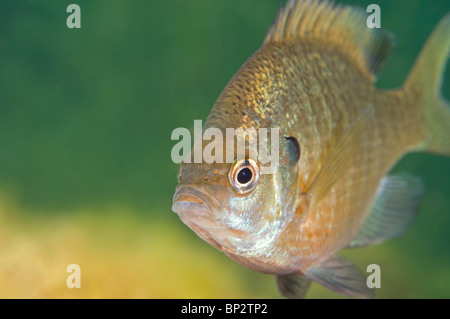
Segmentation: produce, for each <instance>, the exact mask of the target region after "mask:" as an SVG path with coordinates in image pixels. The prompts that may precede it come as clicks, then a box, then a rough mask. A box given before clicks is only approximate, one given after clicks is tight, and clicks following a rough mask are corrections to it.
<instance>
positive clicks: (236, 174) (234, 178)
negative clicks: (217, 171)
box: [229, 159, 259, 194]
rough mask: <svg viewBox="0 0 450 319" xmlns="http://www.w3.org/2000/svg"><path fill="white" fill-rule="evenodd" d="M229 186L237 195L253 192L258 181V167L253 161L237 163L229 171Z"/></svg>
mask: <svg viewBox="0 0 450 319" xmlns="http://www.w3.org/2000/svg"><path fill="white" fill-rule="evenodd" d="M229 180H230V184H231V185H232V186H233V187H234V189H235V190H236V192H238V193H239V194H245V193H248V192H250V191H251V190H253V189H254V188H255V186H256V184H257V183H258V180H259V167H258V164H256V162H255V161H254V160H251V159H248V160H241V161H237V162H236V163H235V164H234V165H233V166H232V167H231V170H230V174H229Z"/></svg>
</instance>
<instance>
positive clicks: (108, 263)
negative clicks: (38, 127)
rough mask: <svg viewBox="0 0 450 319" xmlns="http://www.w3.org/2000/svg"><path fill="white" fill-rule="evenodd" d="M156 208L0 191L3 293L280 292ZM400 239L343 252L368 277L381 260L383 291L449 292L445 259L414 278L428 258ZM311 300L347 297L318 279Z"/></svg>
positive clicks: (412, 294) (270, 280) (396, 294)
mask: <svg viewBox="0 0 450 319" xmlns="http://www.w3.org/2000/svg"><path fill="white" fill-rule="evenodd" d="M158 213H159V214H169V215H159V216H171V215H170V214H173V213H172V212H170V211H166V212H158ZM154 216H158V214H153V218H143V217H142V214H137V213H136V212H131V211H130V210H129V209H127V208H118V207H115V208H105V209H102V210H98V209H95V210H93V209H85V210H79V211H75V212H74V211H70V212H61V213H58V214H54V215H45V214H38V213H35V212H34V213H33V212H29V211H26V210H23V209H21V208H20V205H17V204H15V203H14V202H13V201H10V200H8V199H6V198H5V197H2V196H0V298H280V295H279V293H278V291H277V288H276V285H275V279H274V277H273V276H271V275H265V274H260V273H257V272H254V271H252V270H249V269H246V268H245V267H243V266H241V265H238V264H236V263H235V262H233V261H232V260H230V259H229V258H228V257H226V256H225V255H223V254H222V253H220V252H219V251H217V250H216V249H214V248H213V247H211V246H209V245H208V244H207V243H205V242H204V241H202V240H201V239H200V238H198V237H197V236H196V235H195V234H194V233H193V232H192V231H191V230H190V229H188V228H187V227H186V226H185V225H184V224H182V222H181V221H180V220H179V219H178V217H177V216H176V215H175V214H173V219H171V218H170V217H169V218H160V219H159V220H158V221H155V217H154ZM168 220H170V221H169V222H168ZM399 240H400V239H398V240H397V241H399ZM393 242H394V244H393V245H392V243H391V244H383V245H378V246H373V247H366V248H362V249H354V250H353V249H352V250H345V251H344V252H343V254H344V255H345V256H347V257H349V258H350V259H351V260H353V261H354V262H355V263H356V264H357V266H358V267H359V268H360V269H361V271H362V272H363V273H365V274H366V276H368V275H369V273H367V272H366V268H367V266H368V265H369V264H372V263H375V264H378V265H380V267H381V274H382V277H381V282H382V287H381V289H377V291H376V295H377V297H378V298H417V297H422V296H423V295H425V294H436V295H437V296H441V295H446V291H448V283H449V282H448V278H450V276H449V269H448V268H447V267H445V264H444V265H443V264H440V263H435V262H433V261H432V260H430V261H428V262H426V264H425V265H426V267H427V272H426V276H424V275H422V276H420V277H417V269H419V268H421V267H422V265H416V262H414V264H412V263H411V262H410V261H409V260H408V259H406V258H405V256H404V255H403V254H402V253H401V251H399V250H398V249H397V248H396V247H395V241H393ZM70 264H77V265H79V266H80V269H81V288H68V287H67V284H66V281H67V278H68V277H69V275H71V273H69V272H67V271H66V268H67V266H68V265H70ZM307 298H343V296H340V295H338V294H336V293H333V292H331V291H330V290H328V289H326V288H324V287H321V286H320V285H318V284H316V283H313V284H312V286H311V290H310V291H309V293H308V294H307Z"/></svg>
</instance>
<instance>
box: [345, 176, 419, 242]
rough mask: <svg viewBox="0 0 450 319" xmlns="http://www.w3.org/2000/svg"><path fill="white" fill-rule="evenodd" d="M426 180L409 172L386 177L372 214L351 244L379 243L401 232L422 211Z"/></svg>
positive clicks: (379, 190)
mask: <svg viewBox="0 0 450 319" xmlns="http://www.w3.org/2000/svg"><path fill="white" fill-rule="evenodd" d="M423 192H424V186H423V183H422V181H421V180H420V179H419V178H417V177H414V176H412V175H410V174H407V173H401V174H398V173H397V174H392V175H390V176H387V177H385V178H383V179H382V180H381V182H380V186H379V188H378V194H377V196H376V198H375V201H374V204H373V207H372V210H371V212H370V213H369V217H368V218H367V221H366V222H365V224H364V226H363V228H362V229H361V231H360V232H359V234H358V235H357V236H356V237H355V238H354V239H353V240H352V241H351V242H350V245H349V247H360V246H369V245H374V244H379V243H381V242H383V241H385V240H388V239H392V238H394V237H397V236H399V235H401V234H402V233H403V232H404V231H405V230H406V229H408V227H409V226H410V225H411V223H412V221H413V220H414V218H415V217H416V215H417V212H418V211H419V204H420V199H421V198H422V195H423Z"/></svg>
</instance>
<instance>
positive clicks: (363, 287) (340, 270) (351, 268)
mask: <svg viewBox="0 0 450 319" xmlns="http://www.w3.org/2000/svg"><path fill="white" fill-rule="evenodd" d="M305 275H306V277H308V278H309V279H311V280H314V281H316V282H318V283H319V284H321V285H323V286H325V287H327V288H328V289H331V290H333V291H334V292H337V293H339V294H342V295H345V296H350V297H356V298H373V297H374V296H375V294H374V292H373V290H372V289H370V288H369V287H367V281H366V278H365V277H364V275H363V274H362V272H361V271H360V270H359V269H358V268H357V267H356V266H355V265H354V264H353V263H352V262H351V261H349V260H348V259H346V258H344V257H339V256H335V257H332V258H330V259H328V260H326V261H324V262H322V263H320V264H318V265H316V266H312V267H310V268H308V269H307V270H306V271H305Z"/></svg>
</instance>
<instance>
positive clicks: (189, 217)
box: [172, 139, 297, 256]
mask: <svg viewBox="0 0 450 319" xmlns="http://www.w3.org/2000/svg"><path fill="white" fill-rule="evenodd" d="M283 144H284V145H283ZM285 144H286V140H284V139H283V141H282V146H286V145H285ZM288 153H289V152H288ZM280 156H281V157H280V166H279V168H278V170H277V171H275V172H272V173H271V174H262V173H261V168H262V167H263V166H264V164H262V163H261V162H259V161H258V159H257V158H245V159H243V160H236V161H235V162H234V163H231V164H227V163H211V164H207V163H182V164H181V165H180V168H179V174H178V180H179V185H178V186H177V187H176V191H175V195H174V198H173V206H172V210H173V211H174V212H175V213H177V214H178V216H179V217H180V219H181V220H182V221H183V222H184V223H185V224H186V225H187V226H188V227H190V228H191V229H192V230H193V231H194V232H195V233H196V234H197V235H198V236H199V237H201V238H202V239H203V240H205V241H207V242H208V243H209V244H211V245H212V246H214V247H216V248H217V249H219V250H221V251H223V252H225V253H226V254H228V255H239V256H245V255H252V254H254V253H255V251H257V250H264V249H268V248H269V247H271V245H272V244H273V243H274V242H275V241H276V239H277V238H278V237H279V234H280V233H281V232H282V231H283V229H284V228H285V227H286V225H287V224H288V223H289V221H290V220H291V219H292V215H293V213H294V204H295V198H296V196H295V195H296V191H297V189H296V185H297V169H296V165H290V164H289V163H290V162H291V161H289V159H288V160H287V161H286V156H288V157H289V156H291V157H292V155H289V154H286V151H285V150H284V151H283V150H282V151H281V152H280ZM285 164H287V165H285Z"/></svg>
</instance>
